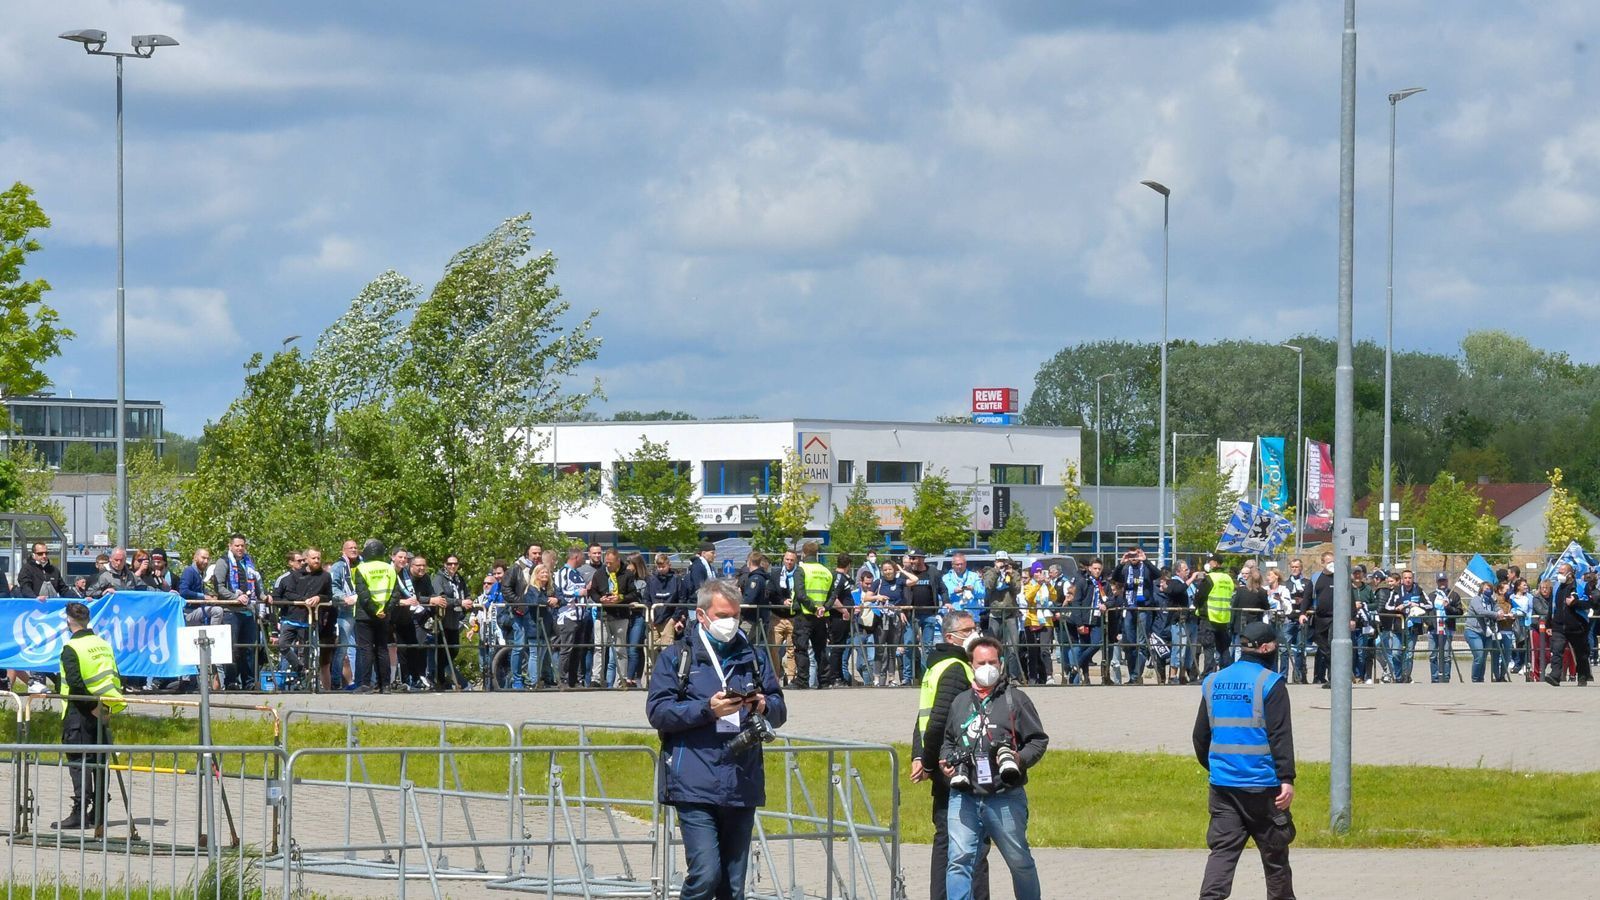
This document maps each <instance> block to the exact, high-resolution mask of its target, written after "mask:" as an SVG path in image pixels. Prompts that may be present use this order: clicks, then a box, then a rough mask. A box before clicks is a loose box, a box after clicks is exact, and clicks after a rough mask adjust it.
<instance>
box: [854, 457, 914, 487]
mask: <svg viewBox="0 0 1600 900" xmlns="http://www.w3.org/2000/svg"><path fill="white" fill-rule="evenodd" d="M921 480H922V463H919V462H898V461H889V462H883V461H878V460H868V461H867V483H868V484H915V483H917V482H919V481H921Z"/></svg>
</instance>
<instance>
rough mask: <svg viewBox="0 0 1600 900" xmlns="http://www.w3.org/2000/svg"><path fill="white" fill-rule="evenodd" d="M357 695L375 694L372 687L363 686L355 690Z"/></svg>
mask: <svg viewBox="0 0 1600 900" xmlns="http://www.w3.org/2000/svg"><path fill="white" fill-rule="evenodd" d="M355 693H357V694H371V693H373V688H372V685H370V684H363V685H362V686H361V687H358V688H356V689H355Z"/></svg>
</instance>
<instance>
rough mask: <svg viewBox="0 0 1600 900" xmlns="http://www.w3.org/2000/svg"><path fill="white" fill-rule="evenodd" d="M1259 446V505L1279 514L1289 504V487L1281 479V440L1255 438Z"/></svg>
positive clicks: (1282, 467)
mask: <svg viewBox="0 0 1600 900" xmlns="http://www.w3.org/2000/svg"><path fill="white" fill-rule="evenodd" d="M1256 441H1257V442H1258V443H1259V444H1260V445H1261V467H1260V470H1261V505H1262V507H1264V508H1265V509H1266V510H1267V511H1269V512H1275V513H1281V512H1283V508H1284V506H1286V505H1288V502H1289V486H1288V484H1286V483H1285V482H1284V478H1283V469H1284V465H1283V438H1281V437H1261V438H1256Z"/></svg>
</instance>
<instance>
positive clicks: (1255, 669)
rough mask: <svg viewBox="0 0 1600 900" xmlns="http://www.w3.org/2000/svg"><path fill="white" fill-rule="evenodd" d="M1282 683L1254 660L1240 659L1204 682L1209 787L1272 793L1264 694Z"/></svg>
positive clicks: (1275, 778) (1273, 774) (1274, 770)
mask: <svg viewBox="0 0 1600 900" xmlns="http://www.w3.org/2000/svg"><path fill="white" fill-rule="evenodd" d="M1281 679H1282V676H1280V675H1279V674H1278V673H1276V672H1273V671H1272V670H1270V669H1268V668H1266V667H1265V666H1263V665H1261V664H1260V663H1258V662H1255V661H1254V660H1249V659H1241V660H1239V661H1238V662H1236V663H1234V664H1233V665H1231V666H1229V667H1227V668H1226V669H1223V670H1222V671H1220V672H1213V673H1212V674H1210V675H1208V676H1206V680H1205V685H1204V688H1203V695H1204V696H1205V698H1206V715H1207V716H1208V717H1209V718H1210V720H1211V753H1210V762H1211V783H1212V784H1215V785H1219V786H1221V787H1245V788H1264V787H1277V786H1278V784H1279V782H1278V770H1277V767H1276V766H1274V765H1273V764H1272V748H1271V747H1270V746H1269V745H1268V743H1267V706H1266V696H1267V692H1268V691H1270V690H1272V688H1273V687H1274V686H1275V685H1277V683H1278V682H1279V681H1280V680H1281Z"/></svg>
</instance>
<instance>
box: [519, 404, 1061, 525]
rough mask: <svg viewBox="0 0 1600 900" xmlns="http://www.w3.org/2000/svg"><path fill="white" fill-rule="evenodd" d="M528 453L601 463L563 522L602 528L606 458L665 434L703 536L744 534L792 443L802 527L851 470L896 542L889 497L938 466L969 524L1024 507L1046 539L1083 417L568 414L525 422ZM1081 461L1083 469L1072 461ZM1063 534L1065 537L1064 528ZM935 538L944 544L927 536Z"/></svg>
mask: <svg viewBox="0 0 1600 900" xmlns="http://www.w3.org/2000/svg"><path fill="white" fill-rule="evenodd" d="M533 431H534V433H535V437H534V443H535V445H536V446H538V449H537V450H536V451H535V458H536V459H538V461H539V462H541V463H543V464H545V465H549V464H551V463H552V462H554V463H555V464H556V465H557V466H558V467H559V468H560V469H561V470H562V471H564V472H587V471H592V472H597V473H599V475H600V477H599V479H598V481H599V484H600V491H601V496H598V497H596V498H595V500H594V501H593V502H591V503H589V504H587V505H585V506H584V507H582V508H581V509H578V510H576V511H573V512H569V513H567V514H565V515H563V516H562V518H561V522H560V527H561V529H562V530H563V531H565V532H567V533H568V534H573V535H581V536H584V537H586V538H591V539H597V540H610V539H612V538H614V537H615V535H616V525H615V523H614V522H613V520H612V517H611V509H610V507H609V506H608V505H607V503H606V502H605V495H607V494H609V493H610V491H611V476H612V474H613V472H614V470H613V468H612V467H614V466H616V465H618V463H619V460H621V459H622V458H623V457H625V456H626V455H628V454H629V453H631V452H633V451H635V450H637V449H638V448H639V446H640V443H641V441H642V440H643V439H646V438H648V439H649V440H651V441H653V442H656V443H660V444H665V445H666V446H667V448H668V450H669V453H670V457H671V459H672V460H673V461H674V462H676V463H677V464H678V465H679V466H681V467H682V469H683V470H684V471H686V472H687V473H688V475H689V477H690V479H691V480H692V481H693V483H694V497H695V501H696V502H697V503H698V504H699V507H700V523H701V527H702V529H703V531H704V533H705V534H706V536H707V537H709V538H712V539H716V538H721V537H730V536H734V535H748V534H749V533H750V532H751V530H752V529H753V528H754V525H755V496H756V494H755V492H754V490H753V488H752V484H753V483H754V484H756V485H761V486H763V487H764V489H765V490H768V491H770V490H773V489H775V488H776V486H777V480H776V475H777V469H778V466H777V463H778V461H779V460H781V459H782V457H783V454H784V451H785V450H786V449H788V448H790V447H793V448H795V449H796V450H799V451H800V452H801V454H802V457H803V462H804V464H805V469H806V471H805V477H806V479H807V481H808V485H809V489H810V490H811V491H812V492H814V493H815V494H817V495H818V497H819V498H820V502H819V503H817V505H816V506H815V507H814V508H813V510H812V517H811V522H810V524H809V526H808V529H807V531H808V533H810V534H812V535H817V536H821V535H824V534H825V532H826V529H827V527H828V522H829V520H830V519H831V518H832V517H833V510H834V508H835V507H839V508H842V507H843V506H844V504H845V500H846V497H847V495H848V494H849V491H850V487H851V485H852V484H853V483H854V482H855V480H856V478H857V476H860V477H861V478H863V479H864V480H865V481H866V485H867V491H868V494H869V496H870V497H871V499H872V502H873V505H874V506H875V507H876V508H877V512H878V521H879V523H880V524H881V525H882V527H883V529H884V530H885V532H887V534H888V540H889V541H890V542H891V543H894V544H898V542H899V533H898V530H899V526H900V516H899V513H898V512H897V509H896V507H898V506H900V505H907V506H909V505H911V499H912V492H913V491H914V490H915V489H916V486H917V483H918V482H919V481H921V480H922V478H923V477H924V476H925V475H927V474H943V475H944V477H945V478H947V479H948V480H949V481H950V482H951V484H952V485H954V486H955V487H956V488H957V489H968V488H970V489H971V490H972V494H973V502H972V509H971V515H970V521H969V527H971V528H972V530H973V531H974V532H976V533H977V535H978V538H979V539H980V540H981V539H982V537H983V534H984V533H986V532H988V531H990V530H991V529H993V528H995V527H997V524H996V522H995V515H996V504H997V503H999V504H1000V507H1001V513H1000V514H1001V515H1002V516H1004V515H1005V514H1006V512H1005V510H1006V508H1007V505H1009V508H1011V509H1018V508H1020V509H1021V510H1023V512H1024V513H1025V515H1026V516H1027V521H1028V524H1029V527H1030V528H1031V529H1032V530H1034V531H1036V532H1039V533H1040V541H1041V542H1046V541H1048V536H1049V534H1050V531H1051V516H1052V512H1051V510H1052V509H1053V508H1054V506H1055V504H1056V503H1057V502H1059V501H1060V499H1061V475H1062V472H1063V470H1064V468H1065V466H1066V465H1067V464H1068V463H1072V464H1074V465H1079V460H1080V455H1081V449H1082V435H1081V433H1080V429H1078V428H1076V427H1072V428H1048V427H1026V426H1020V425H1006V426H986V425H965V424H942V423H934V422H859V421H848V420H840V419H777V420H771V419H763V420H756V419H734V420H708V421H673V422H573V423H569V424H558V425H547V426H540V427H536V428H534V429H533ZM1079 471H1080V472H1081V471H1082V467H1081V465H1079ZM1068 539H1069V540H1070V538H1068ZM928 549H930V550H935V551H937V550H942V549H945V548H928Z"/></svg>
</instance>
